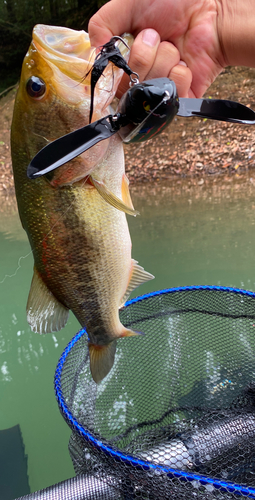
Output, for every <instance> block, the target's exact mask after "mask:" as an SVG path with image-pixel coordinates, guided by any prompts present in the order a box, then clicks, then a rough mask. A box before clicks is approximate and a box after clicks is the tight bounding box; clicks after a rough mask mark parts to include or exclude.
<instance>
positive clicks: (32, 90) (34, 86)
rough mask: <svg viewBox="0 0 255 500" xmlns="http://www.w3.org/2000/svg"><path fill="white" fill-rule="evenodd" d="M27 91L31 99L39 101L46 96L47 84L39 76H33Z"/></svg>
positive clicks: (28, 82)
mask: <svg viewBox="0 0 255 500" xmlns="http://www.w3.org/2000/svg"><path fill="white" fill-rule="evenodd" d="M26 90H27V93H28V95H30V97H34V98H35V99H38V98H39V97H42V96H43V95H44V94H45V92H46V85H45V82H44V81H43V80H42V79H41V78H39V77H38V76H31V77H30V78H29V80H28V81H27V84H26Z"/></svg>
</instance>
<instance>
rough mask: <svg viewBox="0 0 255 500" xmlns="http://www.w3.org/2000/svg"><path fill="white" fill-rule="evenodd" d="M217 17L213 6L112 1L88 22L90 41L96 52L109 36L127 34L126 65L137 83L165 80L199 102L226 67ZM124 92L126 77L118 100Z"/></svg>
mask: <svg viewBox="0 0 255 500" xmlns="http://www.w3.org/2000/svg"><path fill="white" fill-rule="evenodd" d="M219 14H220V13H219V9H218V8H217V1H214V0H206V1H204V0H182V1H180V0H179V1H176V0H152V1H150V2H148V0H139V1H138V0H111V1H110V2H109V3H107V4H105V5H104V6H103V7H102V8H101V9H100V10H99V11H98V12H97V13H96V14H95V15H94V16H93V17H92V18H91V20H90V23H89V35H90V40H91V44H92V45H93V46H99V45H102V44H104V43H106V42H107V41H109V39H110V38H111V37H112V36H113V35H121V34H123V33H124V32H129V33H132V34H133V35H134V36H136V38H135V41H134V44H133V46H132V49H131V54H130V59H129V65H130V67H131V68H132V70H133V71H135V72H137V73H138V74H139V77H140V80H141V81H142V80H144V79H149V78H157V77H164V76H167V77H169V78H170V79H172V80H174V81H175V83H176V86H177V90H178V94H179V96H180V97H186V96H189V97H201V96H202V95H203V93H204V92H205V90H206V89H207V88H208V87H209V86H210V84H211V83H212V82H213V81H214V79H215V78H216V76H217V75H218V74H219V73H220V72H221V70H222V69H223V68H224V67H225V66H226V60H225V57H224V55H223V52H222V50H221V44H220V40H219V35H218V24H217V23H218V22H219V20H218V17H219ZM161 40H162V41H161ZM185 63H186V65H185ZM127 88H128V78H127V77H126V76H125V77H124V78H123V80H122V82H121V84H120V86H119V95H118V96H120V95H122V94H123V93H124V92H125V91H126V90H127Z"/></svg>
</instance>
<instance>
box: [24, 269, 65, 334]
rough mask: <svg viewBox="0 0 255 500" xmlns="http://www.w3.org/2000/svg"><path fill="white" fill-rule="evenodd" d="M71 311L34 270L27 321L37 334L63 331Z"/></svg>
mask: <svg viewBox="0 0 255 500" xmlns="http://www.w3.org/2000/svg"><path fill="white" fill-rule="evenodd" d="M68 314H69V310H68V309H67V308H66V307H65V306H64V305H63V304H61V303H60V302H59V301H58V300H57V299H56V297H54V295H53V294H52V293H51V291H50V290H49V289H48V288H47V286H46V285H45V283H44V282H43V280H42V278H41V276H40V274H39V273H38V271H37V269H36V268H34V275H33V278H32V283H31V288H30V292H29V296H28V301H27V321H28V323H29V325H30V326H31V329H32V330H33V331H34V332H36V333H51V332H56V331H58V330H61V328H63V327H64V326H65V324H66V322H67V319H68Z"/></svg>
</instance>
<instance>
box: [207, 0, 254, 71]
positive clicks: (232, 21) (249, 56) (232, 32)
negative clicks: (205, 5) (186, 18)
mask: <svg viewBox="0 0 255 500" xmlns="http://www.w3.org/2000/svg"><path fill="white" fill-rule="evenodd" d="M216 3H217V10H218V18H217V28H218V36H219V42H220V45H221V50H222V54H223V57H224V60H225V64H226V66H228V65H230V66H250V67H255V2H254V1H253V0H216Z"/></svg>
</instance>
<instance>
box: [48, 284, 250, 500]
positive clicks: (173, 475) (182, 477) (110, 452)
mask: <svg viewBox="0 0 255 500" xmlns="http://www.w3.org/2000/svg"><path fill="white" fill-rule="evenodd" d="M198 293H199V297H200V296H201V297H202V296H203V295H204V296H205V295H206V297H207V298H206V300H205V303H204V305H202V306H201V304H200V303H198V302H197V299H196V297H194V301H193V299H192V300H191V302H190V298H189V302H188V304H187V305H186V306H185V304H184V303H183V301H182V300H181V308H180V307H179V310H178V307H177V308H176V311H177V310H178V315H180V314H183V313H184V312H186V313H187V312H189V313H190V311H191V312H193V313H196V314H198V313H199V314H210V315H213V316H217V315H218V316H221V318H223V321H225V318H227V317H231V318H232V319H233V318H234V319H235V318H237V319H238V321H239V322H240V318H241V319H242V318H245V319H247V318H248V320H249V321H250V322H253V321H254V322H255V293H253V292H250V291H247V290H242V289H237V288H231V287H221V286H189V287H179V288H170V289H165V290H160V291H155V292H152V293H149V294H145V295H142V296H139V297H136V298H134V299H132V300H129V301H128V302H126V304H125V307H124V313H125V314H127V311H128V310H129V309H130V310H131V309H132V308H133V307H134V306H136V307H137V306H138V307H139V304H145V303H146V302H148V301H151V300H153V301H155V300H156V301H158V300H159V299H160V300H161V299H162V298H164V296H165V297H167V298H168V297H169V298H170V299H171V298H173V297H177V296H178V300H179V298H181V295H182V294H183V297H184V296H185V295H186V296H189V297H193V295H195V294H198ZM208 294H209V295H208ZM213 294H217V297H219V299H217V300H218V304H222V303H223V302H226V304H225V305H224V307H227V308H228V311H227V312H224V311H222V310H218V311H217V310H216V308H215V307H213V306H212V299H211V298H212V296H213ZM221 295H222V298H221ZM170 299H169V300H170ZM199 300H200V299H199ZM232 300H233V303H232ZM235 301H238V303H239V305H240V310H236V306H235ZM246 301H247V304H248V305H247V306H246ZM253 301H254V303H253ZM194 304H195V305H194ZM171 307H172V306H171ZM185 307H186V309H185ZM218 307H219V308H221V305H220V306H218ZM151 310H152V309H151V305H150V306H149V308H148V310H147V313H146V314H147V316H146V321H149V320H150V318H149V316H150V311H151ZM172 311H173V308H172ZM172 311H171V314H172ZM176 311H175V312H176ZM155 314H156V316H157V317H159V316H160V310H158V312H156V313H155ZM155 314H154V317H155ZM164 314H165V313H164V312H163V313H162V315H163V316H164ZM122 322H123V324H125V322H124V321H123V320H122ZM131 323H132V321H131ZM126 326H127V325H126ZM128 326H129V325H128ZM254 335H255V334H254ZM83 338H86V330H85V329H81V330H80V331H79V332H78V333H77V334H76V335H75V336H74V337H73V339H72V340H71V341H70V343H69V344H68V345H67V347H66V349H65V350H64V352H63V354H62V356H61V358H60V359H59V362H58V365H57V368H56V372H55V381H54V385H55V394H56V399H57V402H58V405H59V409H60V411H61V413H62V415H63V417H64V418H65V420H66V422H67V423H68V425H69V426H70V428H71V429H72V431H73V434H74V435H75V436H78V437H79V440H81V441H82V442H84V446H85V448H86V447H87V446H88V447H89V449H90V450H95V454H96V457H97V456H101V455H102V456H104V457H106V460H107V457H108V458H110V460H111V461H113V462H112V463H115V462H116V464H119V466H120V467H122V466H123V464H124V465H125V466H127V467H132V470H138V471H139V470H142V471H143V473H146V472H147V473H151V472H152V473H156V474H159V475H162V474H163V475H164V476H165V477H167V478H169V479H170V480H178V481H181V482H183V481H185V482H190V483H192V484H195V483H199V485H201V486H205V487H206V492H207V494H208V495H209V496H208V498H213V497H214V496H212V497H210V489H212V490H213V492H214V493H213V495H215V492H216V491H221V492H224V493H227V494H232V493H233V494H234V496H230V497H229V498H235V496H236V495H238V496H239V497H240V496H241V497H248V498H255V480H254V487H253V486H249V485H248V486H247V485H245V484H238V483H235V482H233V481H229V480H224V479H221V478H217V477H211V475H207V474H203V473H199V472H189V471H188V470H182V469H180V468H175V467H174V468H173V467H169V466H164V465H162V464H160V463H158V464H157V463H155V462H154V461H151V460H145V459H141V458H139V454H138V456H135V455H134V454H131V453H126V452H125V451H123V450H120V449H118V447H116V446H115V445H112V444H111V440H109V442H108V441H107V440H106V439H105V438H103V439H101V438H100V435H99V434H98V433H97V432H95V433H94V432H91V430H90V428H89V427H90V426H88V428H86V425H84V421H82V422H81V421H79V416H78V417H77V415H75V414H74V412H73V410H72V408H70V406H69V402H68V397H66V394H65V390H63V370H64V369H65V366H66V364H67V363H68V359H69V356H70V353H72V352H73V350H74V348H75V346H77V344H78V343H79V342H80V341H81V339H83ZM254 354H255V351H254ZM254 357H255V356H254ZM72 363H73V362H72ZM97 453H99V455H97ZM254 454H255V452H254ZM97 472H98V471H97ZM90 473H91V471H90ZM101 473H102V469H101ZM180 484H181V483H180ZM199 487H200V486H199ZM177 489H178V488H177ZM134 497H135V496H134ZM177 497H178V495H177ZM177 497H173V498H177ZM135 498H136V497H135ZM137 498H138V497H137ZM139 498H145V497H139ZM160 498H161V497H160ZM180 498H185V496H181V495H180ZM187 498H188V496H187ZM201 498H202V497H201ZM204 498H207V497H205V496H204Z"/></svg>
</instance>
